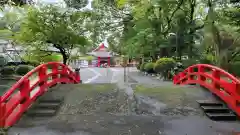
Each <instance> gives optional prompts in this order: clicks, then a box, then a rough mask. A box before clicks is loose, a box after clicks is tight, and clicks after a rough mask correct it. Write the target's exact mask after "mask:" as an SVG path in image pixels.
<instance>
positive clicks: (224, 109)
mask: <svg viewBox="0 0 240 135" xmlns="http://www.w3.org/2000/svg"><path fill="white" fill-rule="evenodd" d="M201 108H202V109H203V110H204V112H205V113H229V112H231V110H230V109H229V108H227V107H224V106H201Z"/></svg>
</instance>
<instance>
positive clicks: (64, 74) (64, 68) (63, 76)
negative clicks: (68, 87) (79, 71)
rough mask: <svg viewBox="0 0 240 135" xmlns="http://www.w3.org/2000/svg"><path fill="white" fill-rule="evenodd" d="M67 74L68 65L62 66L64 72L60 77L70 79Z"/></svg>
mask: <svg viewBox="0 0 240 135" xmlns="http://www.w3.org/2000/svg"><path fill="white" fill-rule="evenodd" d="M67 74H68V67H67V66H62V74H61V75H60V78H67V79H69V78H68V77H66V76H67ZM62 84H65V82H62Z"/></svg>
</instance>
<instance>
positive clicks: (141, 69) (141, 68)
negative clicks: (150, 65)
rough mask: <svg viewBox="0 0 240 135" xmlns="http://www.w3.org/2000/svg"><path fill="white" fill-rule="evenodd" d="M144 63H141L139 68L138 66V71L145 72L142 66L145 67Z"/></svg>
mask: <svg viewBox="0 0 240 135" xmlns="http://www.w3.org/2000/svg"><path fill="white" fill-rule="evenodd" d="M145 64H146V63H142V64H141V66H140V71H145V70H144V66H145Z"/></svg>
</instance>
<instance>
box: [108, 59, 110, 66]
mask: <svg viewBox="0 0 240 135" xmlns="http://www.w3.org/2000/svg"><path fill="white" fill-rule="evenodd" d="M108 66H110V57H108Z"/></svg>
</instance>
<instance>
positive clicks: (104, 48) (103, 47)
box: [93, 43, 108, 52]
mask: <svg viewBox="0 0 240 135" xmlns="http://www.w3.org/2000/svg"><path fill="white" fill-rule="evenodd" d="M97 51H104V52H108V49H107V47H106V46H105V45H104V43H101V45H99V46H98V47H97V48H96V49H94V50H93V52H97Z"/></svg>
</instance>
